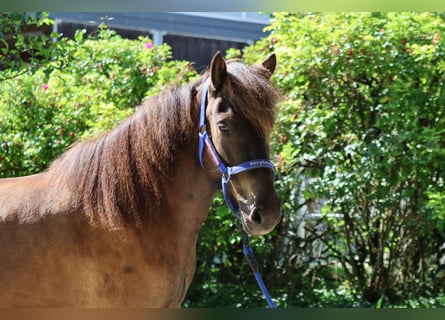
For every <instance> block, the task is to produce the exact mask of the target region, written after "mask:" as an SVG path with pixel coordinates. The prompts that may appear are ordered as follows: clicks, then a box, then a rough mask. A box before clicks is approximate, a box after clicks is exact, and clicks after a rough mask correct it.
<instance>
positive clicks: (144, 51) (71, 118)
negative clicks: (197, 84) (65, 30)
mask: <svg viewBox="0 0 445 320" xmlns="http://www.w3.org/2000/svg"><path fill="white" fill-rule="evenodd" d="M20 39H21V38H20V37H18V38H17V41H18V42H20ZM43 40H46V39H30V45H31V43H33V42H32V41H35V42H40V41H43ZM34 47H38V45H36V44H34ZM52 50H53V51H52V55H51V57H48V58H47V59H45V57H41V60H40V62H39V63H40V64H39V65H38V67H36V65H33V64H31V65H29V64H21V65H20V66H19V67H20V68H21V70H20V71H19V72H17V70H15V69H13V70H11V69H6V70H4V71H2V72H1V73H0V79H3V80H1V83H0V95H1V97H2V98H1V99H0V114H1V118H0V146H1V148H0V177H7V176H20V175H26V174H31V173H36V172H40V171H42V170H43V169H45V168H46V167H47V166H48V164H49V162H51V161H52V160H53V159H54V158H55V157H56V156H57V155H59V154H60V153H62V152H63V151H64V150H65V149H66V148H67V147H68V146H69V145H70V144H72V143H74V142H75V141H77V140H78V139H82V138H86V137H89V136H94V135H97V134H99V133H100V132H103V131H106V130H109V129H111V128H112V127H114V126H116V124H117V123H118V122H120V121H121V120H122V119H124V118H126V117H127V116H128V115H129V114H131V113H132V112H133V111H134V108H135V107H136V106H137V105H138V104H139V103H140V102H141V101H142V100H143V99H144V98H145V97H146V96H148V95H151V94H155V93H157V92H159V91H160V90H162V88H163V87H165V86H166V85H167V84H168V83H170V82H172V81H175V80H177V78H178V74H185V77H184V78H182V80H181V81H185V80H186V79H187V76H191V75H192V74H193V72H192V71H191V70H190V69H189V68H188V63H187V62H185V61H174V60H171V49H170V48H169V47H168V46H167V45H162V46H153V45H152V43H151V40H150V39H148V38H143V37H141V38H139V39H138V40H128V39H123V38H121V37H120V36H118V35H116V33H115V32H114V31H112V30H110V29H108V28H107V27H106V26H105V25H104V24H102V25H101V27H100V29H99V32H98V33H97V35H95V36H94V37H93V36H89V37H85V31H84V30H79V31H78V32H77V33H76V35H75V39H73V40H71V39H67V38H63V37H61V36H60V35H57V41H56V42H55V43H54V45H53V46H52ZM5 59H6V58H5Z"/></svg>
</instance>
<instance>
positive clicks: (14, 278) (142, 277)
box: [0, 53, 281, 307]
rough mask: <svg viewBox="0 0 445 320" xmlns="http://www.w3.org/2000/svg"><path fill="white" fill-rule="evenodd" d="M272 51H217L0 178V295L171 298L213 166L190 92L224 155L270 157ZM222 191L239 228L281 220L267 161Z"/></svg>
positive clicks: (181, 292)
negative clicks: (85, 134)
mask: <svg viewBox="0 0 445 320" xmlns="http://www.w3.org/2000/svg"><path fill="white" fill-rule="evenodd" d="M275 64H276V60H275V56H274V55H272V56H271V57H269V58H268V59H267V60H266V61H264V62H263V63H262V64H258V65H253V66H251V67H247V66H245V65H244V64H242V63H240V62H236V61H229V62H226V61H225V60H224V58H223V57H222V55H221V54H220V53H217V54H216V55H215V56H214V57H213V59H212V62H211V65H210V68H209V70H208V71H207V72H206V73H205V74H204V75H203V77H201V78H200V79H199V80H197V81H196V82H195V83H191V84H188V85H185V86H183V87H175V88H173V87H172V88H170V89H167V90H165V91H164V92H162V93H161V94H159V95H157V96H153V97H151V98H149V99H148V100H147V101H146V102H145V103H144V104H143V105H142V106H141V107H140V108H138V110H137V111H136V112H135V113H134V114H133V115H132V116H131V117H129V118H128V119H127V120H126V121H124V122H123V123H122V124H120V125H119V126H118V127H117V128H115V129H114V130H112V131H110V132H108V133H106V134H103V135H102V136H100V137H98V138H96V139H93V140H89V141H85V142H82V143H79V144H77V145H75V146H73V147H72V148H71V149H69V150H68V151H66V152H65V153H64V154H63V155H61V156H60V157H59V158H57V159H56V160H55V161H54V162H53V163H52V165H51V166H50V167H49V169H48V170H46V171H45V172H43V173H40V174H36V175H32V176H26V177H18V178H9V179H1V180H0V306H2V307H5V306H34V307H36V306H47V307H61V306H79V307H81V306H92V307H93V306H94V307H107V306H135V307H141V306H142V307H178V306H180V305H181V302H182V301H183V299H184V296H185V293H186V291H187V288H188V287H189V285H190V282H191V280H192V277H193V274H194V272H195V263H196V261H195V251H196V241H197V236H198V232H199V230H200V228H201V225H202V223H203V221H204V220H205V219H206V217H207V214H208V210H209V207H210V205H211V202H212V198H213V196H214V193H215V192H216V190H217V188H218V187H219V180H220V179H221V173H220V171H218V168H217V166H216V164H215V162H214V160H213V157H212V155H211V152H210V151H209V150H208V149H205V150H204V154H203V167H201V164H200V161H199V156H198V144H199V141H198V140H199V139H198V132H199V113H200V111H199V110H200V99H201V95H202V92H203V85H204V83H205V80H206V78H209V79H210V80H209V81H210V88H209V90H208V93H206V95H207V97H206V100H205V101H206V102H207V108H206V113H205V115H206V123H207V127H208V128H210V131H209V133H210V135H211V139H212V140H213V143H214V145H215V149H216V150H217V152H218V154H219V155H220V157H221V159H223V161H224V162H225V163H227V164H228V165H235V164H237V163H241V162H243V161H247V160H251V159H261V158H267V157H268V152H269V151H268V144H269V136H270V133H271V130H272V126H273V122H274V113H275V112H274V109H275V107H274V105H275V103H276V101H277V98H278V94H277V91H276V90H275V89H274V87H273V86H272V85H271V83H270V81H269V78H270V76H271V74H272V73H273V71H274V69H275ZM227 192H228V197H230V199H231V200H232V201H233V202H234V203H235V205H236V206H239V211H240V215H241V219H242V221H243V226H244V229H245V231H246V232H247V233H249V234H265V233H267V232H270V231H271V230H272V229H273V228H274V227H275V225H276V224H277V223H278V221H279V220H280V211H281V210H280V204H279V201H278V198H277V195H276V193H275V190H274V187H273V173H272V172H271V170H267V169H264V168H258V169H254V170H249V171H245V172H242V173H239V174H237V175H236V176H233V177H232V178H231V180H230V181H229V183H228V191H227Z"/></svg>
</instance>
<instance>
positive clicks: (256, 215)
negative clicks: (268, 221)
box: [250, 208, 263, 224]
mask: <svg viewBox="0 0 445 320" xmlns="http://www.w3.org/2000/svg"><path fill="white" fill-rule="evenodd" d="M250 219H251V220H252V221H253V222H255V223H258V224H261V222H262V221H263V218H262V217H261V209H259V208H254V209H253V210H252V212H251V213H250Z"/></svg>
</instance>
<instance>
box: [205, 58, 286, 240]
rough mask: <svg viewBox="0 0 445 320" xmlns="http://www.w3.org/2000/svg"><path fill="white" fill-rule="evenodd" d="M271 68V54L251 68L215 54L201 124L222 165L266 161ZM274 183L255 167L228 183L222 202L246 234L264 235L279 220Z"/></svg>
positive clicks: (272, 107)
mask: <svg viewBox="0 0 445 320" xmlns="http://www.w3.org/2000/svg"><path fill="white" fill-rule="evenodd" d="M275 66H276V58H275V55H272V56H270V57H269V58H268V59H267V60H265V61H264V62H263V63H262V64H259V65H254V66H252V67H250V68H248V67H246V66H245V65H244V64H242V63H238V62H228V63H226V61H225V60H224V58H223V57H222V55H221V54H220V53H217V54H216V55H215V56H214V57H213V59H212V62H211V65H210V71H209V72H210V73H209V79H210V84H209V89H208V96H207V99H208V100H207V101H208V102H207V108H206V120H207V125H208V127H210V129H209V134H210V136H211V140H212V141H213V144H214V146H215V149H216V152H217V153H218V155H219V157H220V158H221V160H222V161H223V162H224V163H225V165H226V166H229V167H232V166H237V165H239V164H243V163H246V162H249V161H251V160H257V159H268V157H269V136H270V133H271V130H272V126H273V122H274V117H275V111H274V110H275V103H276V100H277V98H278V93H277V91H276V90H275V88H274V87H273V85H272V84H271V82H270V81H269V78H270V76H271V75H272V73H273V72H274V70H275ZM267 161H268V160H267ZM267 161H265V162H267ZM273 178H274V173H273V169H272V168H271V167H269V168H268V167H267V166H260V167H255V168H251V169H248V170H245V171H242V172H239V173H237V174H235V175H232V176H230V178H229V179H228V182H227V187H226V197H227V198H228V200H229V202H230V203H231V204H232V206H233V207H234V209H235V210H236V211H237V212H238V213H239V215H240V219H241V221H242V225H243V228H244V230H245V231H246V232H247V233H248V234H252V235H255V234H256V235H259V234H266V233H268V232H270V231H272V229H273V228H274V227H275V226H276V225H277V223H278V222H279V221H280V219H281V206H280V202H279V200H278V197H277V194H276V191H275V189H274V185H273Z"/></svg>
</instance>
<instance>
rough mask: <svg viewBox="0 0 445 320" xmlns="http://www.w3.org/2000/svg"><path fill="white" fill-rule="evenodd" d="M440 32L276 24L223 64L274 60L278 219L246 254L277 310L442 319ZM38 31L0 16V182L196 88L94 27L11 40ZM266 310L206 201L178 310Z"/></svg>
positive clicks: (444, 213) (312, 20)
mask: <svg viewBox="0 0 445 320" xmlns="http://www.w3.org/2000/svg"><path fill="white" fill-rule="evenodd" d="M444 22H445V21H444V16H443V15H442V14H432V13H317V14H314V13H306V14H290V13H274V14H273V19H272V20H271V24H270V26H269V27H268V30H269V31H270V32H271V33H270V36H268V37H266V38H264V39H263V40H261V41H259V42H258V43H256V44H255V45H253V46H250V47H247V48H245V50H243V52H239V51H236V50H230V51H229V52H228V53H227V56H228V57H241V58H242V59H244V61H245V62H246V63H248V64H251V63H253V62H258V61H262V60H263V59H264V58H265V57H266V56H267V55H268V54H269V53H271V52H275V53H276V54H277V56H278V63H279V64H278V69H277V71H276V72H275V75H274V77H273V80H274V81H275V83H276V85H277V87H278V88H279V89H280V91H281V92H282V93H283V100H282V102H281V103H280V106H279V113H278V119H277V122H276V127H275V132H274V136H273V141H272V149H273V154H272V158H273V160H274V161H275V163H276V166H277V180H276V186H277V189H278V192H279V195H280V198H281V200H282V203H283V209H284V212H285V218H284V219H283V221H282V223H281V224H280V225H279V226H278V228H277V230H276V231H274V232H273V233H271V234H269V235H267V236H264V237H258V238H253V239H252V246H253V247H254V248H255V250H256V256H257V259H258V261H259V262H260V264H261V268H262V274H263V277H264V280H265V282H266V284H267V286H268V289H269V291H270V293H271V294H272V296H273V297H274V298H275V300H276V302H278V304H279V305H280V306H282V307H286V306H300V307H318V306H374V307H385V306H411V307H426V306H445V294H444V286H443V283H444V280H445V245H444V240H445V239H444V238H445V209H444V208H445V196H444V191H445V190H444V188H445V187H444V181H443V177H444V176H445V174H444V169H445V151H444V150H445V145H444V144H445V141H444V138H443V137H444V133H445V120H444V111H445V107H444V106H445V92H444V81H445V80H444V79H445V78H444V72H445V56H444V53H445V49H444V44H445V39H444V38H443V37H444V35H445V24H444ZM51 23H53V22H52V21H51V20H50V19H48V18H47V15H46V14H44V13H43V14H40V15H36V16H26V15H21V14H10V15H4V16H1V17H0V26H1V28H2V30H0V32H2V34H6V33H9V34H12V35H13V36H14V39H15V41H16V47H10V46H8V45H3V46H2V47H1V52H2V56H1V60H0V67H1V68H0V69H1V71H0V96H1V98H0V177H6V176H18V175H25V174H30V173H35V172H39V171H42V170H43V169H44V168H46V167H47V165H48V164H49V162H50V161H51V160H52V159H54V158H55V157H56V156H57V155H58V154H60V153H61V152H63V151H64V150H65V149H66V148H67V147H68V146H69V145H70V144H71V143H73V142H74V141H76V140H78V139H83V138H86V137H89V136H92V135H96V134H98V133H99V132H102V131H104V130H108V129H110V128H111V127H113V126H114V125H115V124H116V123H117V122H119V121H120V120H121V119H123V118H124V117H126V116H127V115H129V114H130V113H131V112H132V111H133V110H134V107H135V106H136V105H137V104H139V103H140V102H141V101H142V100H143V99H144V97H146V96H147V95H150V94H155V93H157V92H159V90H162V88H163V87H164V86H165V85H166V84H168V83H170V82H172V81H176V82H180V81H186V80H187V79H188V78H189V77H190V76H193V75H194V74H193V72H192V71H190V69H189V68H188V64H187V62H182V61H174V60H171V51H170V48H169V47H167V46H165V45H164V46H159V47H158V46H153V45H152V44H151V40H150V39H147V38H140V39H139V40H126V39H122V38H121V37H119V36H117V35H116V34H115V33H114V32H113V31H111V30H109V29H107V28H106V24H105V23H104V22H103V23H102V24H101V25H100V27H99V29H98V32H97V33H95V34H93V35H86V34H85V32H84V31H82V30H79V31H78V32H77V34H76V36H75V39H72V40H70V39H66V38H63V37H62V36H60V35H58V34H52V35H51V39H48V38H46V37H40V38H39V37H37V38H36V37H30V38H29V39H26V38H23V37H21V34H22V30H23V28H24V27H27V26H29V25H43V24H51ZM54 40H57V41H54ZM24 51H26V52H28V57H29V58H28V59H27V61H23V58H22V54H23V52H24ZM179 79H181V80H179ZM265 305H266V303H265V301H264V299H263V297H262V296H261V294H260V292H259V290H258V288H257V285H256V283H255V280H254V278H253V275H252V273H251V271H250V269H249V266H248V264H247V262H246V261H245V259H244V257H243V253H242V249H241V244H240V236H239V232H238V226H237V222H236V219H235V218H234V217H232V216H231V214H230V213H229V211H228V210H227V209H226V207H225V206H224V204H223V201H222V199H221V196H220V195H219V194H218V195H217V196H216V197H215V201H214V206H213V208H212V210H211V212H210V214H209V218H208V220H207V221H206V223H205V224H204V226H203V229H202V231H201V233H200V240H199V244H198V270H197V273H196V275H195V279H194V282H193V283H192V286H191V288H190V290H189V292H188V295H187V297H186V300H185V302H184V306H188V307H209V306H211V307H239V306H243V307H263V306H265Z"/></svg>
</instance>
